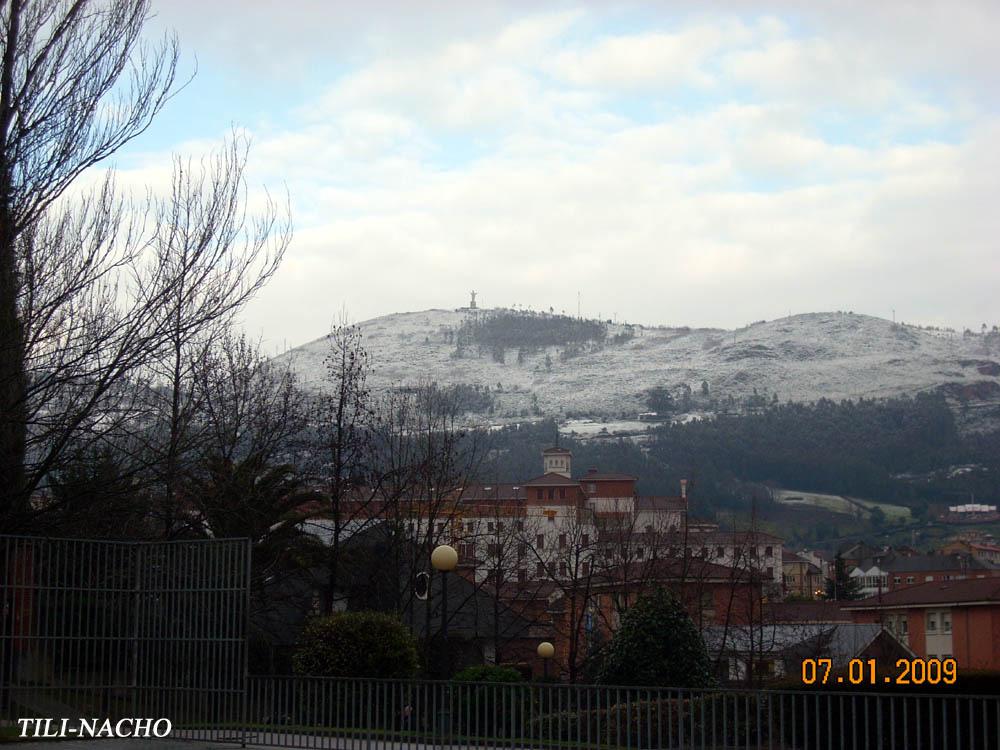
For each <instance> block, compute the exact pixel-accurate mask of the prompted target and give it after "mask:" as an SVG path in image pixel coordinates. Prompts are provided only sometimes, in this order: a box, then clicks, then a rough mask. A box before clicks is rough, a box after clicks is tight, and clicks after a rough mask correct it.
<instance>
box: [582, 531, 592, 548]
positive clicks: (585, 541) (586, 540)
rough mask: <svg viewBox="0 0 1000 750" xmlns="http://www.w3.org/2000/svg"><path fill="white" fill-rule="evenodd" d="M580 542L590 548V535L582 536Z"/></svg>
mask: <svg viewBox="0 0 1000 750" xmlns="http://www.w3.org/2000/svg"><path fill="white" fill-rule="evenodd" d="M580 542H581V543H582V544H583V546H584V547H589V546H590V534H584V535H583V536H581V537H580Z"/></svg>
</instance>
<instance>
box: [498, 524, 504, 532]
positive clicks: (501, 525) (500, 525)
mask: <svg viewBox="0 0 1000 750" xmlns="http://www.w3.org/2000/svg"><path fill="white" fill-rule="evenodd" d="M497 531H500V532H502V531H503V524H502V523H498V524H497Z"/></svg>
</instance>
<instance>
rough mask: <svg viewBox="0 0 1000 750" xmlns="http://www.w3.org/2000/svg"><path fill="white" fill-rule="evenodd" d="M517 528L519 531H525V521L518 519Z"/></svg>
mask: <svg viewBox="0 0 1000 750" xmlns="http://www.w3.org/2000/svg"><path fill="white" fill-rule="evenodd" d="M517 530H518V531H524V521H518V522H517Z"/></svg>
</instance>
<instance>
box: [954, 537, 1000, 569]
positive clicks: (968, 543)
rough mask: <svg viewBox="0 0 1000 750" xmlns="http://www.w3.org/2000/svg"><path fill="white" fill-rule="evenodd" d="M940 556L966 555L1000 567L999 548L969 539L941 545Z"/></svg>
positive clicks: (955, 540)
mask: <svg viewBox="0 0 1000 750" xmlns="http://www.w3.org/2000/svg"><path fill="white" fill-rule="evenodd" d="M939 554H942V555H968V556H970V557H974V558H976V559H977V560H982V561H984V562H988V563H993V564H994V565H1000V546H998V545H996V544H989V543H987V542H980V541H973V540H970V539H954V540H952V541H950V542H948V543H947V544H945V545H943V546H942V547H941V549H940V551H939Z"/></svg>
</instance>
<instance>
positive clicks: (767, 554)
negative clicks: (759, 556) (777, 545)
mask: <svg viewBox="0 0 1000 750" xmlns="http://www.w3.org/2000/svg"><path fill="white" fill-rule="evenodd" d="M773 554H774V548H772V547H764V557H770V556H771V555H773Z"/></svg>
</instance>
